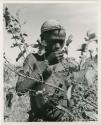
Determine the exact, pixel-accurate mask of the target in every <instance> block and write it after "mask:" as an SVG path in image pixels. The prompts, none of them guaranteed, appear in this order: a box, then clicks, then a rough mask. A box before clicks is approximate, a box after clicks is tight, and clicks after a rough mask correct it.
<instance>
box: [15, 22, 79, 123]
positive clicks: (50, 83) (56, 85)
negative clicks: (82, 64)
mask: <svg viewBox="0 0 101 125" xmlns="http://www.w3.org/2000/svg"><path fill="white" fill-rule="evenodd" d="M40 37H41V41H45V53H44V54H43V55H39V54H38V53H36V54H35V53H31V54H29V55H28V56H27V57H26V59H25V61H24V63H23V74H25V75H27V76H29V77H30V78H34V79H30V78H27V77H26V78H22V77H21V79H20V78H19V80H18V82H17V84H16V91H17V93H18V95H21V93H22V94H23V93H25V92H27V91H30V93H29V94H30V102H31V111H30V113H29V121H35V118H39V119H42V120H43V121H62V117H63V115H64V111H63V110H61V109H59V108H57V106H58V105H63V106H67V100H68V97H67V96H68V95H67V96H66V94H64V93H65V90H66V91H67V90H68V88H69V86H70V84H71V83H69V82H68V79H67V77H68V75H69V68H71V67H72V68H71V69H72V71H75V70H77V65H75V64H73V65H72V66H71V67H69V65H68V64H70V62H69V60H68V59H64V58H63V52H62V48H63V46H64V43H65V39H66V31H65V29H64V28H63V26H61V25H60V23H59V22H58V21H56V20H48V21H45V22H44V23H43V25H42V27H41V35H40ZM31 90H32V91H31ZM19 93H20V94H19ZM66 97H67V99H66ZM64 98H65V99H64Z"/></svg>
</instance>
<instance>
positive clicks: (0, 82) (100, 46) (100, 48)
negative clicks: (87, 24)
mask: <svg viewBox="0 0 101 125" xmlns="http://www.w3.org/2000/svg"><path fill="white" fill-rule="evenodd" d="M5 3H26V4H28V3H35V4H38V3H42V4H45V3H59V4H61V3H75V4H76V3H88V4H89V3H94V4H97V5H98V15H99V16H98V39H99V44H98V55H99V58H98V74H99V75H98V98H99V100H98V101H99V104H98V105H99V107H98V109H99V115H98V116H99V121H97V122H58V124H64V125H66V124H69V125H74V124H78V125H85V124H86V125H89V124H91V125H97V124H98V125H99V124H101V123H100V122H101V90H100V89H101V72H100V66H101V56H100V52H101V1H98V0H91V1H87V0H86V1H80V0H79V1H53V0H52V1H46V0H45V1H41V0H40V1H39V0H38V1H32V0H29V1H27V0H24V1H19V0H18V1H13V0H10V1H7V0H4V1H2V2H1V3H0V47H1V48H0V120H1V121H0V122H1V124H2V125H3V124H7V125H9V124H11V125H15V124H17V125H18V124H23V125H27V124H30V125H32V124H41V125H45V124H46V125H47V124H53V123H54V124H57V122H52V123H51V122H39V123H38V122H32V123H29V122H26V123H25V122H3V96H2V95H3V79H1V77H2V76H3V60H2V53H3V50H2V48H3V18H2V14H3V4H5ZM1 41H2V42H1Z"/></svg>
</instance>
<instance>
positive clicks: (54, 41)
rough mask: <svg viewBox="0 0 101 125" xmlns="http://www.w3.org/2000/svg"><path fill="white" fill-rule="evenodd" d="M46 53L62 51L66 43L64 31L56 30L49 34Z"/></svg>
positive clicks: (46, 39)
mask: <svg viewBox="0 0 101 125" xmlns="http://www.w3.org/2000/svg"><path fill="white" fill-rule="evenodd" d="M45 41H46V45H47V46H46V48H45V49H46V52H48V53H50V52H55V51H61V49H62V48H63V46H64V43H65V32H64V31H63V30H54V31H51V32H49V33H48V35H47V36H46V38H45Z"/></svg>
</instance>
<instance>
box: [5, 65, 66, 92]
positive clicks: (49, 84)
mask: <svg viewBox="0 0 101 125" xmlns="http://www.w3.org/2000/svg"><path fill="white" fill-rule="evenodd" d="M5 66H6V67H8V68H9V69H10V70H11V71H13V72H15V73H16V74H17V75H20V76H22V77H24V78H28V79H31V80H36V81H37V82H40V83H43V82H42V81H40V80H38V79H36V78H33V77H29V76H27V75H23V74H21V73H19V72H17V71H16V70H13V69H11V68H10V67H9V66H7V65H6V64H5ZM44 84H46V85H48V86H50V87H54V88H57V89H59V90H61V91H62V92H65V90H64V89H62V88H59V87H57V86H55V85H52V84H51V83H48V82H46V83H44Z"/></svg>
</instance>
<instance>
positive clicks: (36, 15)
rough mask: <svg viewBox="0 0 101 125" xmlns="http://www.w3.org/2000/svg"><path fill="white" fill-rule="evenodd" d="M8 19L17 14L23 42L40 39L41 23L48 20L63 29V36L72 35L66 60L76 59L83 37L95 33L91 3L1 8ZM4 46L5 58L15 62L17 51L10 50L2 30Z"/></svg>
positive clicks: (93, 8)
mask: <svg viewBox="0 0 101 125" xmlns="http://www.w3.org/2000/svg"><path fill="white" fill-rule="evenodd" d="M5 6H7V7H8V9H9V11H10V13H11V14H12V15H14V16H15V15H16V12H19V14H20V20H21V22H22V23H23V22H24V21H25V22H26V24H25V25H23V28H22V30H23V31H24V32H26V33H27V34H28V37H27V39H26V41H27V42H28V43H30V44H31V43H35V42H36V40H37V39H38V38H40V28H41V25H42V24H43V22H44V21H46V20H49V19H56V20H58V21H59V22H60V23H61V24H62V25H63V26H64V27H65V29H66V36H67V38H68V36H69V35H70V34H72V35H73V42H72V43H71V44H70V46H69V56H70V57H75V58H76V59H78V57H79V55H80V53H79V52H78V51H76V50H77V49H78V48H80V45H81V43H83V42H85V41H84V37H85V36H86V32H87V31H88V30H90V31H94V32H95V33H97V27H98V15H97V6H96V4H95V3H94V4H93V3H63V4H62V3H61V4H59V3H50V4H47V3H26V4H23V3H22V4H21V3H19V4H17V3H16V4H10V3H9V4H4V7H5ZM3 34H4V35H3V37H4V45H3V49H4V51H5V53H6V56H7V58H8V59H9V60H10V61H11V62H12V63H16V62H15V58H16V57H17V55H18V53H19V52H20V51H19V49H18V48H14V49H12V48H10V46H11V44H12V41H11V36H10V35H9V34H8V33H7V32H6V30H5V27H4V33H3ZM19 63H20V62H19Z"/></svg>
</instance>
